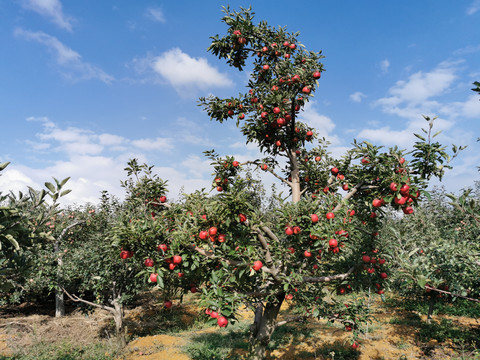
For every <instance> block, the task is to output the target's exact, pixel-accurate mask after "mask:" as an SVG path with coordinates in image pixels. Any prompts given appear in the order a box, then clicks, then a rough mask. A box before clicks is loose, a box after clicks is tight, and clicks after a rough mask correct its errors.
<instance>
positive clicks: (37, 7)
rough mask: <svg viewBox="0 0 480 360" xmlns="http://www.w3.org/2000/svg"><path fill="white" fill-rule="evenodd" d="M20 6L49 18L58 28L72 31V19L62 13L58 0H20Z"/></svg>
mask: <svg viewBox="0 0 480 360" xmlns="http://www.w3.org/2000/svg"><path fill="white" fill-rule="evenodd" d="M20 4H21V5H22V7H23V8H25V9H28V10H32V11H35V12H36V13H38V14H40V15H42V16H45V17H47V18H49V19H50V20H51V21H53V23H55V24H56V25H57V26H59V27H60V28H62V29H65V30H68V31H72V22H73V19H72V18H71V17H70V16H67V15H65V14H64V13H63V9H62V3H61V2H60V1H59V0H22V1H21V2H20Z"/></svg>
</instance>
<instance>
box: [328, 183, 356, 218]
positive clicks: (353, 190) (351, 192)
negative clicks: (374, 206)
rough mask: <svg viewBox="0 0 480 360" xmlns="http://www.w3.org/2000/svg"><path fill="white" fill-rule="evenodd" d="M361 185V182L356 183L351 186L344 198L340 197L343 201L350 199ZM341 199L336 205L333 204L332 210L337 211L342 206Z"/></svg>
mask: <svg viewBox="0 0 480 360" xmlns="http://www.w3.org/2000/svg"><path fill="white" fill-rule="evenodd" d="M362 185H363V182H360V183H358V184H357V185H355V186H354V187H353V189H352V190H350V191H349V192H348V193H347V194H346V195H345V196H344V198H343V199H342V200H343V201H346V200H348V199H350V198H351V197H352V196H353V195H355V194H356V193H357V191H358V190H359V189H360V187H362ZM343 201H342V202H340V203H338V204H337V206H335V208H334V209H333V212H337V211H338V210H339V209H340V208H341V207H342V206H343Z"/></svg>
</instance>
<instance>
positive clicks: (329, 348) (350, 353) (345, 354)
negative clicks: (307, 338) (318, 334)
mask: <svg viewBox="0 0 480 360" xmlns="http://www.w3.org/2000/svg"><path fill="white" fill-rule="evenodd" d="M314 355H315V356H319V355H320V356H322V359H335V360H356V359H358V358H360V352H359V351H358V350H355V349H353V348H352V346H351V345H350V344H345V343H344V342H342V341H335V342H333V343H330V344H325V345H323V346H321V347H319V348H317V349H316V350H315V353H314Z"/></svg>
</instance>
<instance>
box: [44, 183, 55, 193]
mask: <svg viewBox="0 0 480 360" xmlns="http://www.w3.org/2000/svg"><path fill="white" fill-rule="evenodd" d="M45 187H46V188H47V189H48V190H50V191H51V192H52V193H54V192H55V186H53V184H52V183H50V182H48V181H47V182H46V183H45Z"/></svg>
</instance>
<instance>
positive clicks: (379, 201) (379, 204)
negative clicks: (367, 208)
mask: <svg viewBox="0 0 480 360" xmlns="http://www.w3.org/2000/svg"><path fill="white" fill-rule="evenodd" d="M372 205H373V206H374V207H380V206H382V200H380V199H373V201H372Z"/></svg>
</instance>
